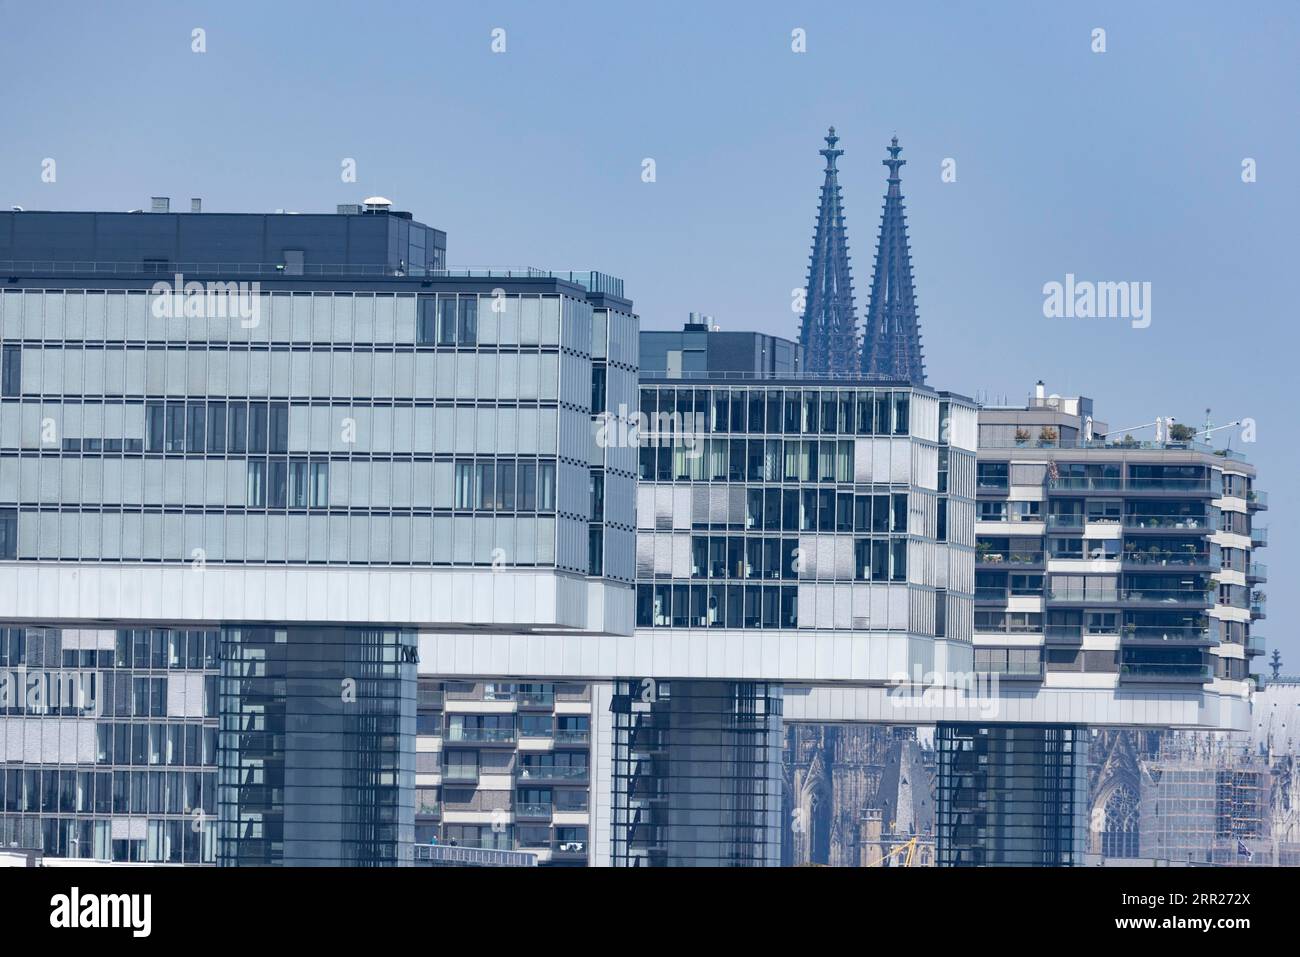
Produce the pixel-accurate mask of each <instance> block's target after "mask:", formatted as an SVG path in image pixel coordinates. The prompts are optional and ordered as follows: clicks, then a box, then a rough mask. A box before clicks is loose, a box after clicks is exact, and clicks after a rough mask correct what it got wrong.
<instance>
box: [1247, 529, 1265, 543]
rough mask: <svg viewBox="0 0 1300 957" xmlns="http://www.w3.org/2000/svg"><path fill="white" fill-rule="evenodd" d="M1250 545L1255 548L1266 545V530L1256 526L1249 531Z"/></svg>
mask: <svg viewBox="0 0 1300 957" xmlns="http://www.w3.org/2000/svg"><path fill="white" fill-rule="evenodd" d="M1250 544H1252V545H1255V546H1260V545H1267V544H1268V528H1267V527H1266V526H1262V525H1256V526H1254V527H1253V528H1251V530H1250Z"/></svg>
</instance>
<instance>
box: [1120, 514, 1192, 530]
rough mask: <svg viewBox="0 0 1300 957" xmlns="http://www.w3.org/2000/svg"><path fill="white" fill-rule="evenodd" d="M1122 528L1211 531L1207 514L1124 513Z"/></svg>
mask: <svg viewBox="0 0 1300 957" xmlns="http://www.w3.org/2000/svg"><path fill="white" fill-rule="evenodd" d="M1124 530H1125V531H1128V532H1147V531H1162V532H1208V531H1211V527H1210V517H1209V516H1208V515H1125V516H1124Z"/></svg>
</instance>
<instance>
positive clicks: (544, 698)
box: [517, 691, 555, 708]
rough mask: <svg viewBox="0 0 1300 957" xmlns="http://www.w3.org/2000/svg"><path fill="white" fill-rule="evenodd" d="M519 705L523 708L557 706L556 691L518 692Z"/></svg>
mask: <svg viewBox="0 0 1300 957" xmlns="http://www.w3.org/2000/svg"><path fill="white" fill-rule="evenodd" d="M517 695H518V701H519V707H521V708H553V707H555V692H554V691H520V692H517Z"/></svg>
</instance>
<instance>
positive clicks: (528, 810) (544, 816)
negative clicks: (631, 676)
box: [515, 804, 554, 821]
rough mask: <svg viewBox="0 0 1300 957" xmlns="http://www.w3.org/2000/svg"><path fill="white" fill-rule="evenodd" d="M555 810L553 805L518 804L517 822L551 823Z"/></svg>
mask: <svg viewBox="0 0 1300 957" xmlns="http://www.w3.org/2000/svg"><path fill="white" fill-rule="evenodd" d="M553 810H554V805H552V804H516V805H515V820H518V821H524V820H527V821H549V820H550V819H551V812H552V811H553Z"/></svg>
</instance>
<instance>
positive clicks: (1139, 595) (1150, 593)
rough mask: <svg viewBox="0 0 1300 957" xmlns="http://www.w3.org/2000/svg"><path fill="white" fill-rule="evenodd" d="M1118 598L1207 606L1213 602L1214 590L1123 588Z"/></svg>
mask: <svg viewBox="0 0 1300 957" xmlns="http://www.w3.org/2000/svg"><path fill="white" fill-rule="evenodd" d="M1119 597H1120V600H1121V601H1123V602H1125V603H1128V604H1133V605H1180V606H1186V607H1194V608H1209V607H1210V606H1211V605H1213V604H1214V591H1213V590H1212V589H1208V588H1207V589H1199V588H1124V589H1121V590H1120V593H1119Z"/></svg>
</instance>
